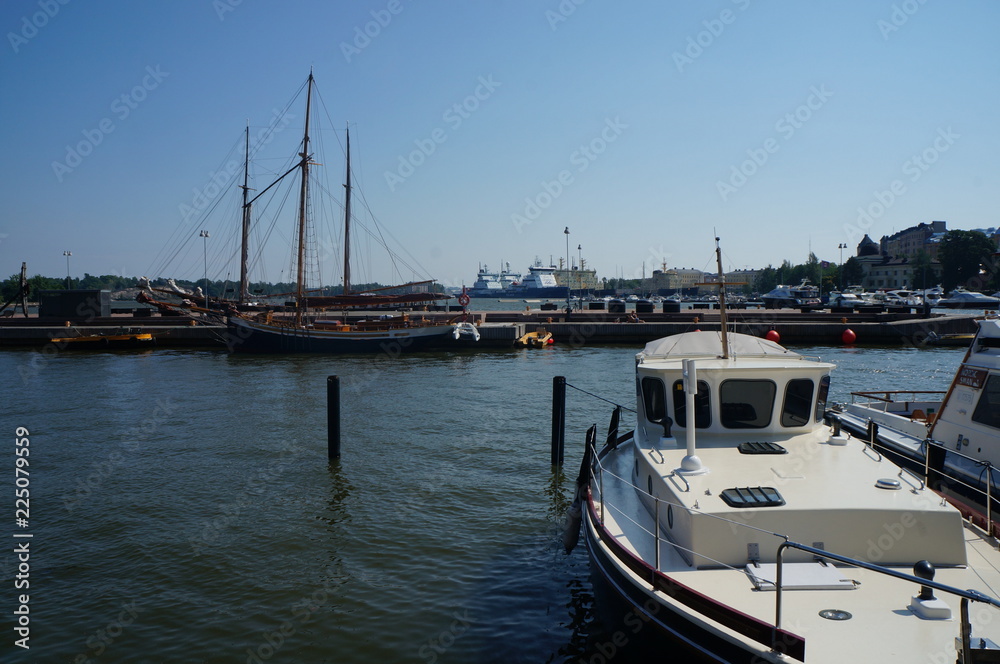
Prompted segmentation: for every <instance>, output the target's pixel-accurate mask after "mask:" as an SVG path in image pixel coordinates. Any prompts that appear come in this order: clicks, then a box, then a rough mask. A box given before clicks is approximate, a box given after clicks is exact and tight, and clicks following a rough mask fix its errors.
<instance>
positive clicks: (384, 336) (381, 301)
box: [227, 72, 479, 356]
mask: <svg viewBox="0 0 1000 664" xmlns="http://www.w3.org/2000/svg"><path fill="white" fill-rule="evenodd" d="M307 83H308V85H307V91H306V115H305V130H304V133H303V137H302V143H301V150H300V152H298V157H299V161H298V163H297V164H296V165H294V166H293V167H292V168H290V169H289V170H288V171H286V172H285V173H284V174H283V175H281V176H280V177H279V178H278V179H277V180H275V181H274V182H272V183H271V184H270V185H268V187H266V188H264V189H263V190H261V192H260V193H258V194H257V195H256V196H255V197H254V198H252V199H251V198H249V191H250V188H249V186H248V175H247V173H248V169H249V166H248V165H247V166H245V168H244V182H243V187H242V188H243V201H244V202H243V226H242V235H243V244H242V252H241V269H240V301H241V302H242V301H244V299H245V298H246V297H247V288H248V283H249V281H248V277H247V258H248V250H247V246H248V237H249V228H250V219H251V209H252V206H253V203H254V202H255V201H256V200H257V199H258V198H260V197H261V196H262V195H263V194H264V193H265V192H266V191H267V190H269V189H270V188H271V187H273V186H274V185H275V184H277V183H278V182H279V181H280V180H282V179H284V178H285V177H286V176H288V175H290V174H292V173H293V172H295V171H298V172H299V173H300V176H301V183H300V186H299V201H298V226H297V233H296V236H297V239H298V242H297V259H296V265H297V270H296V281H295V284H296V290H295V293H294V294H293V295H292V297H293V298H294V299H292V300H291V301H290V302H288V303H287V304H286V307H285V308H284V309H285V311H275V310H268V311H265V312H260V313H251V312H241V311H238V310H237V309H236V308H235V307H233V308H231V309H230V310H229V312H228V316H227V326H228V330H229V335H230V341H229V344H228V345H229V348H230V349H231V350H232V351H236V352H250V353H353V352H357V353H378V352H384V353H388V354H390V355H393V356H395V355H397V354H399V353H400V352H406V351H414V350H423V349H427V348H433V347H441V346H448V345H451V344H453V343H454V342H456V341H460V340H473V341H476V340H478V339H479V332H478V330H477V329H476V328H475V326H474V325H473V324H472V323H471V322H469V321H468V320H463V318H464V315H461V316H458V317H456V318H454V319H451V320H448V321H434V320H428V319H427V318H425V317H423V316H419V315H416V316H414V315H410V314H406V313H402V314H399V315H395V316H377V317H374V318H371V319H366V320H356V319H354V320H352V319H351V318H349V317H348V315H347V313H348V312H347V310H348V309H370V308H372V307H376V306H381V307H386V306H390V305H396V306H398V307H412V306H414V305H420V304H426V303H429V302H434V301H436V300H439V299H446V298H448V297H450V296H448V295H445V294H442V293H433V292H429V291H428V289H427V285H428V283H429V282H413V283H409V284H403V285H401V286H397V287H395V289H400V290H401V289H408V292H401V293H398V294H388V293H384V292H373V291H365V292H352V290H351V255H350V247H351V239H350V238H351V236H350V233H351V189H352V181H351V138H350V131H349V130H348V132H347V140H346V150H345V151H346V161H347V167H346V177H345V182H344V191H345V195H344V286H343V294H341V295H333V296H324V295H313V294H310V292H309V291H308V290H307V288H306V284H305V262H306V238H307V235H308V233H307V209H308V205H307V201H308V200H309V171H310V166H313V165H315V164H314V162H313V161H312V156H313V155H312V153H311V152H310V137H309V123H310V111H311V108H310V107H311V106H312V93H313V85H314V79H313V75H312V72H310V73H309V79H308V81H307ZM246 162H247V163H248V162H249V130H248V132H247V159H246ZM381 290H384V289H381ZM328 309H340V310H342V314H341V317H340V318H339V319H338V318H335V317H331V316H330V315H329V314H328V313H323V312H324V311H325V310H328ZM310 310H312V313H310Z"/></svg>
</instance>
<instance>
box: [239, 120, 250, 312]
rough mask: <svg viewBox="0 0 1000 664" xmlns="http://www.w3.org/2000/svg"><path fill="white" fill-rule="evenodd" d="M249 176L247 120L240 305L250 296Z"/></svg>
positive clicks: (248, 131)
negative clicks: (248, 260) (248, 263)
mask: <svg viewBox="0 0 1000 664" xmlns="http://www.w3.org/2000/svg"><path fill="white" fill-rule="evenodd" d="M249 176H250V120H247V133H246V158H245V159H244V161H243V187H242V189H243V236H242V243H241V245H240V296H239V299H238V300H237V301H238V302H239V303H240V304H246V301H247V299H248V298H249V296H250V284H249V281H248V278H247V256H248V254H249V248H248V245H249V243H250V203H248V202H247V198H248V197H249V194H250V187H249V186H248V179H249Z"/></svg>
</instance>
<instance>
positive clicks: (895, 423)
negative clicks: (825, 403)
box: [831, 318, 1000, 509]
mask: <svg viewBox="0 0 1000 664" xmlns="http://www.w3.org/2000/svg"><path fill="white" fill-rule="evenodd" d="M978 323H979V329H978V331H977V332H976V334H975V335H974V337H973V338H972V340H971V341H970V340H966V341H965V345H966V346H967V347H968V350H967V351H966V353H965V356H964V357H963V358H962V360H961V362H959V364H958V368H957V369H956V371H955V375H954V377H953V378H952V381H951V384H950V386H949V387H948V390H947V391H944V392H941V391H932V390H914V391H902V390H878V391H863V392H852V393H851V399H852V402H851V403H849V404H835V405H834V407H833V408H832V410H831V416H832V417H836V418H838V419H839V420H840V422H841V424H842V426H843V428H844V429H845V430H846V431H849V432H851V433H853V434H854V435H857V436H862V437H864V438H866V439H867V440H869V441H872V442H873V444H875V445H877V446H878V448H879V449H880V450H881V451H883V452H885V453H887V454H889V455H890V456H892V457H893V458H894V459H896V460H897V461H898V462H900V463H903V464H904V465H907V466H909V467H911V468H913V469H916V470H918V471H920V472H923V471H924V470H925V469H927V471H929V472H930V473H932V474H933V476H934V477H935V478H936V483H938V484H941V483H943V484H944V485H946V486H948V487H950V489H949V490H950V491H951V492H952V493H953V494H955V495H963V496H965V497H966V498H968V499H970V500H973V501H974V502H977V503H983V502H984V496H985V492H986V491H987V490H989V491H991V492H992V491H994V490H995V487H996V485H997V482H998V481H1000V471H998V470H997V467H998V466H1000V320H998V319H996V318H988V319H984V320H980V321H978ZM987 471H988V472H987ZM991 509H995V506H991Z"/></svg>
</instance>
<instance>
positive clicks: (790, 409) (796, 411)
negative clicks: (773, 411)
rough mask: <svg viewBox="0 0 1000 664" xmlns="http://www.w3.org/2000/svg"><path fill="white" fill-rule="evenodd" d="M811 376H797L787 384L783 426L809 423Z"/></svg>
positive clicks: (811, 409)
mask: <svg viewBox="0 0 1000 664" xmlns="http://www.w3.org/2000/svg"><path fill="white" fill-rule="evenodd" d="M812 397H813V382H812V379H811V378H796V379H794V380H790V381H788V384H787V385H785V405H784V406H782V407H781V426H783V427H801V426H805V425H807V424H809V420H810V416H811V415H812V413H813V408H812Z"/></svg>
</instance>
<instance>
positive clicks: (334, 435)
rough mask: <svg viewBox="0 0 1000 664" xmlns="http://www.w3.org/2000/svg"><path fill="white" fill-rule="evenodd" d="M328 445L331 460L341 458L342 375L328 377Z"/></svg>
mask: <svg viewBox="0 0 1000 664" xmlns="http://www.w3.org/2000/svg"><path fill="white" fill-rule="evenodd" d="M326 447H327V454H328V456H329V458H330V460H331V461H332V460H333V459H339V458H340V376H327V378H326Z"/></svg>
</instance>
